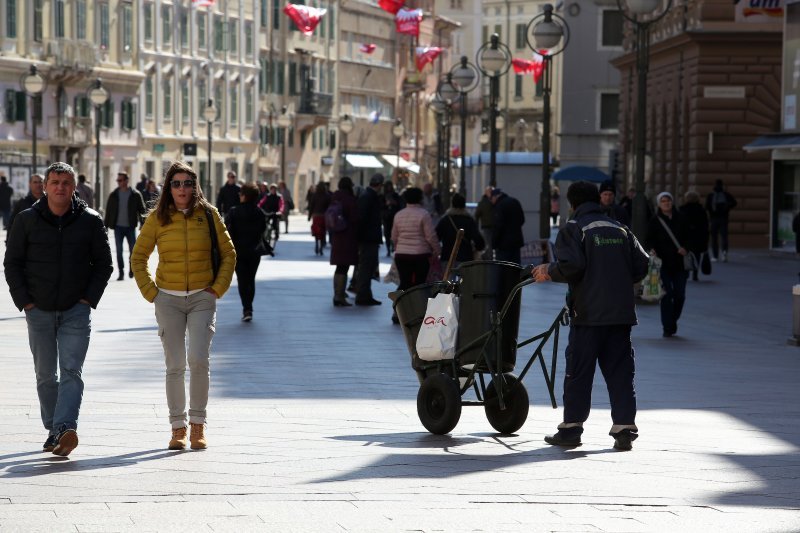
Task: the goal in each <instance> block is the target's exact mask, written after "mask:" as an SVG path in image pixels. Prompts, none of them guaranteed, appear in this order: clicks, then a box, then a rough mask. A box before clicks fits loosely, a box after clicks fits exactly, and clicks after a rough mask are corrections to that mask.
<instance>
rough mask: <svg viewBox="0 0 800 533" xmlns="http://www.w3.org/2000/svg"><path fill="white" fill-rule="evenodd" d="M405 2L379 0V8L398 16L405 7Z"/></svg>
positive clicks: (401, 0)
mask: <svg viewBox="0 0 800 533" xmlns="http://www.w3.org/2000/svg"><path fill="white" fill-rule="evenodd" d="M403 3H404V0H378V7H380V8H381V9H383V10H384V11H386V12H388V13H391V14H392V15H396V14H397V12H398V11H400V8H401V7H403Z"/></svg>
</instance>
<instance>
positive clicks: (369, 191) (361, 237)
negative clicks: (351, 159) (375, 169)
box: [356, 174, 385, 305]
mask: <svg viewBox="0 0 800 533" xmlns="http://www.w3.org/2000/svg"><path fill="white" fill-rule="evenodd" d="M384 179H385V178H384V177H383V174H373V175H372V177H371V178H370V179H369V187H367V188H366V189H364V192H362V193H361V196H359V197H358V200H357V205H358V232H357V233H356V235H357V238H358V276H357V277H356V305H381V302H380V300H376V299H375V298H373V296H372V273H373V272H375V271H376V270H377V269H378V263H379V259H378V255H379V254H380V248H381V244H383V238H382V235H383V232H382V231H381V199H380V196H379V191H380V190H381V189H382V188H383V181H384Z"/></svg>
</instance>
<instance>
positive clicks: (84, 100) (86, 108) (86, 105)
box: [72, 94, 92, 118]
mask: <svg viewBox="0 0 800 533" xmlns="http://www.w3.org/2000/svg"><path fill="white" fill-rule="evenodd" d="M72 106H73V108H74V111H73V112H74V114H75V116H76V117H82V118H87V117H89V113H90V112H91V108H92V105H91V101H90V100H89V97H88V96H86V95H85V94H79V95H77V96H75V99H74V100H73V101H72Z"/></svg>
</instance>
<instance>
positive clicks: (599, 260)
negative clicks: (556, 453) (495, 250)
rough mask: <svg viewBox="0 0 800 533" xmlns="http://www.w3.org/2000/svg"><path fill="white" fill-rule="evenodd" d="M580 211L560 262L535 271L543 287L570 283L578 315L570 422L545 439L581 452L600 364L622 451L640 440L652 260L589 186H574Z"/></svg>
mask: <svg viewBox="0 0 800 533" xmlns="http://www.w3.org/2000/svg"><path fill="white" fill-rule="evenodd" d="M567 200H568V201H569V203H570V206H571V208H572V210H573V212H574V214H573V216H572V218H571V219H570V220H569V222H568V223H567V224H566V225H565V227H564V228H563V229H561V231H559V233H558V237H557V238H556V244H555V250H554V252H555V257H556V260H555V261H554V262H551V263H545V264H542V265H539V266H536V267H534V269H533V277H534V279H535V280H536V281H537V282H543V281H550V280H552V281H556V282H560V283H567V284H568V285H569V291H568V293H567V307H568V308H569V316H570V332H569V344H568V346H567V349H566V359H567V363H566V369H565V375H564V419H563V420H564V421H563V422H562V423H561V424H559V425H558V432H557V433H555V434H554V435H550V436H547V437H545V439H544V440H545V442H547V443H548V444H552V445H556V446H579V445H580V444H581V434H582V433H583V423H584V422H585V421H586V420H587V419H588V418H589V410H590V409H591V404H592V382H593V381H594V372H595V367H596V366H597V364H598V363H599V364H600V371H601V372H602V373H603V378H604V379H605V381H606V386H607V387H608V395H609V400H610V402H611V419H612V422H613V425H612V427H611V431H610V432H609V435H611V436H612V437H614V448H616V449H617V450H630V449H631V448H632V446H631V443H632V442H633V441H634V440H636V438H637V437H638V436H639V435H638V428H637V427H636V389H635V387H634V383H633V378H634V373H635V363H634V352H633V346H632V345H631V327H632V326H634V325H636V324H637V320H636V308H635V300H634V293H633V285H634V284H635V283H637V282H639V281H641V280H642V279H643V278H644V277H645V275H646V274H647V267H648V255H647V252H645V251H644V249H643V248H642V247H641V245H640V244H639V241H638V240H637V239H636V237H635V236H634V235H633V233H632V232H631V230H629V229H628V228H627V227H626V226H625V225H623V224H621V223H619V222H617V221H615V220H613V219H611V218H609V217H608V216H606V215H604V214H603V209H602V207H601V206H600V193H599V192H598V190H597V187H596V186H595V185H594V184H592V183H589V182H585V181H579V182H576V183H573V184H572V185H570V187H569V190H568V191H567Z"/></svg>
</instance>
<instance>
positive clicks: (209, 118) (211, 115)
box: [200, 98, 217, 190]
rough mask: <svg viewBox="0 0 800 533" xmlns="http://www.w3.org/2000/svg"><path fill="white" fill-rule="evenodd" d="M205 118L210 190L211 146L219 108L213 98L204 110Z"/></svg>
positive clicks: (201, 183)
mask: <svg viewBox="0 0 800 533" xmlns="http://www.w3.org/2000/svg"><path fill="white" fill-rule="evenodd" d="M203 118H204V119H206V129H208V170H207V171H206V174H207V175H208V184H209V189H210V186H211V183H213V181H212V179H211V146H212V143H213V140H214V121H215V120H217V108H216V107H215V106H214V100H213V99H212V98H209V99H208V104H207V105H206V108H205V109H204V110H203ZM201 178H202V176H201ZM200 190H203V180H202V179H201V180H200Z"/></svg>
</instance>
